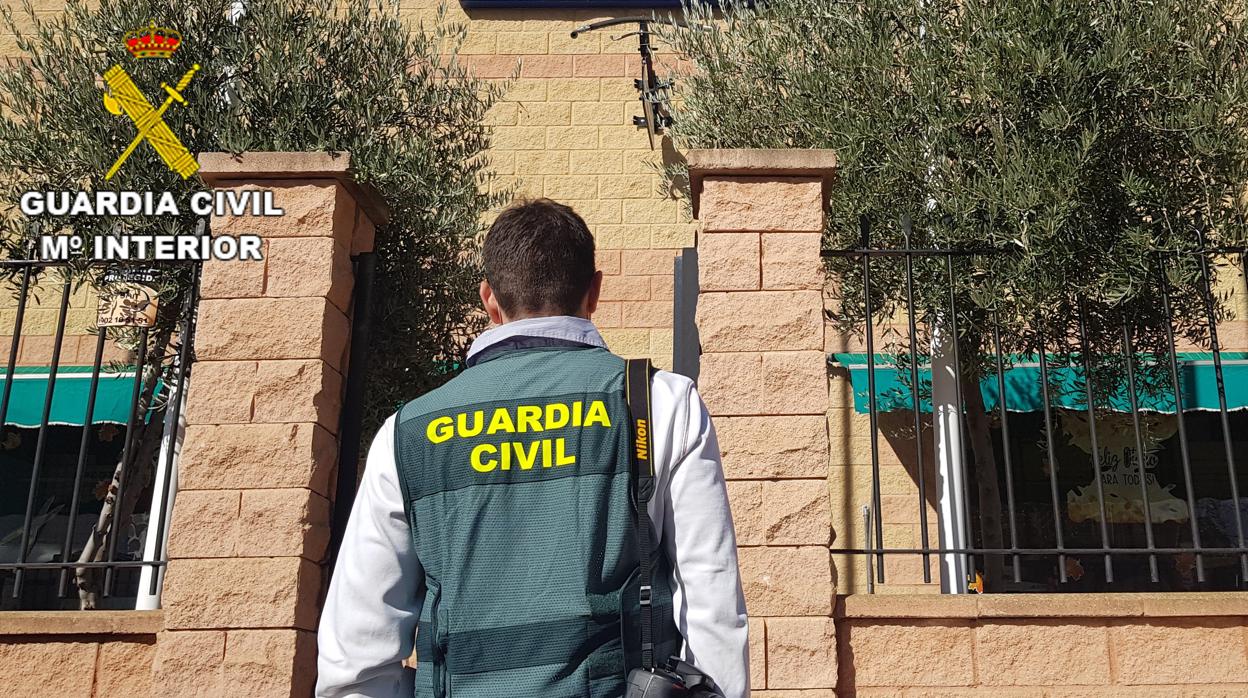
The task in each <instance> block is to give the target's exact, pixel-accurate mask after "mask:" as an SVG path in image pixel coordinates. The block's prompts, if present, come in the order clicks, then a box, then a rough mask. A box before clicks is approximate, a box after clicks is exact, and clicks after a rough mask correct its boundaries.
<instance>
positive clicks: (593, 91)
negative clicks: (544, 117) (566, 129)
mask: <svg viewBox="0 0 1248 698" xmlns="http://www.w3.org/2000/svg"><path fill="white" fill-rule="evenodd" d="M600 84H601V83H600V81H599V80H598V78H561V79H560V78H552V79H551V80H548V81H547V83H546V85H547V89H548V90H549V91H550V92H549V94H550V96H551V99H557V100H559V101H560V102H591V103H597V102H598V100H599V98H600V97H601V96H602V90H601V89H600ZM573 123H576V122H575V121H573Z"/></svg>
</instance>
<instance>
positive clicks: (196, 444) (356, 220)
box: [151, 153, 384, 696]
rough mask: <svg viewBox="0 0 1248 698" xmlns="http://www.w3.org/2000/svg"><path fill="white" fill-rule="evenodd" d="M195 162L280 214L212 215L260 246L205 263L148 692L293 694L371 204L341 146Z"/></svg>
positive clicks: (322, 536)
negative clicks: (354, 262)
mask: <svg viewBox="0 0 1248 698" xmlns="http://www.w3.org/2000/svg"><path fill="white" fill-rule="evenodd" d="M200 162H201V166H202V169H201V172H202V173H203V176H204V178H205V180H207V181H208V182H209V183H210V184H212V185H213V186H215V187H216V188H218V189H227V190H245V189H253V188H263V189H270V190H272V191H274V193H275V200H276V203H277V205H278V206H280V207H282V208H283V209H284V210H285V211H286V212H287V215H286V216H284V217H281V218H251V217H249V218H246V219H241V218H233V217H230V216H221V217H214V219H213V229H214V230H229V229H232V228H239V229H242V228H247V229H248V230H250V231H251V232H253V233H257V234H260V235H261V236H262V237H263V238H264V239H265V241H266V248H267V251H268V253H269V254H267V255H266V256H265V259H264V260H262V261H258V262H237V261H217V260H214V261H210V262H207V263H206V264H205V265H204V272H203V279H204V283H203V286H202V290H203V293H202V295H203V299H202V301H201V304H200V321H199V325H198V328H197V332H196V349H197V362H196V364H195V373H194V374H193V376H192V378H191V382H190V392H189V394H188V400H187V420H188V427H187V431H186V440H185V444H184V446H183V450H182V456H181V459H180V461H179V471H180V481H179V491H178V495H177V499H176V501H175V504H174V513H173V522H172V525H171V526H170V529H169V530H170V536H169V558H170V561H169V566H168V571H167V574H166V579H165V587H164V592H163V595H162V604H163V607H164V609H165V611H164V629H163V632H161V633H160V634H159V636H158V641H157V643H156V651H155V657H154V660H153V664H152V674H151V676H152V682H153V690H154V691H155V692H156V693H158V694H160V695H171V696H178V695H204V694H210V695H224V694H238V695H265V696H305V695H308V694H309V693H310V692H311V688H312V683H313V681H314V680H315V676H316V668H315V662H316V641H315V632H316V624H317V619H318V617H319V614H320V610H319V605H318V604H319V601H320V598H321V595H322V590H323V589H324V587H325V585H326V583H327V579H326V569H325V567H324V563H325V561H326V555H327V551H328V542H329V520H330V510H331V499H332V497H333V493H332V490H331V486H330V483H331V476H332V474H333V472H334V469H335V467H336V462H335V461H336V459H337V456H338V448H337V439H336V432H337V429H338V417H339V412H340V409H341V399H342V396H341V393H342V389H343V372H344V371H345V367H346V364H347V362H348V360H349V357H348V355H347V354H348V349H349V347H348V338H349V333H350V323H351V320H350V316H349V314H350V299H351V293H352V287H353V285H354V279H353V278H352V272H351V261H350V257H351V255H352V254H353V253H356V252H361V251H367V250H369V249H370V248H371V245H372V234H373V229H374V226H375V225H376V224H379V223H382V222H384V220H380V219H379V218H380V217H381V216H382V215H383V213H382V208H381V206H379V205H378V204H377V202H376V201H374V200H372V199H371V198H370V196H369V195H368V194H367V193H366V192H363V191H362V190H360V189H359V188H358V187H356V186H355V185H354V184H353V183H352V182H351V181H350V179H349V176H348V175H347V168H348V164H349V156H347V155H345V154H343V155H340V156H338V157H336V158H335V157H329V156H327V155H325V154H321V153H259V154H257V153H249V154H245V155H243V156H242V157H241V158H240V159H236V158H232V157H231V156H228V155H224V154H205V155H201V156H200ZM191 677H194V678H193V679H192V678H191Z"/></svg>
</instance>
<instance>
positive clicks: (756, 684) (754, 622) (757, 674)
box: [749, 618, 767, 692]
mask: <svg viewBox="0 0 1248 698" xmlns="http://www.w3.org/2000/svg"><path fill="white" fill-rule="evenodd" d="M749 623H750V630H749V632H750V689H751V692H753V691H757V690H758V689H761V688H766V687H767V624H766V623H765V622H764V621H763V619H762V618H751V619H750V621H749Z"/></svg>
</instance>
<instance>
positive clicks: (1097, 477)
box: [1079, 299, 1114, 583]
mask: <svg viewBox="0 0 1248 698" xmlns="http://www.w3.org/2000/svg"><path fill="white" fill-rule="evenodd" d="M1079 348H1080V350H1081V351H1080V354H1081V358H1082V359H1083V390H1084V397H1085V399H1086V400H1087V401H1088V441H1089V445H1090V446H1091V450H1092V478H1093V480H1094V481H1095V482H1096V503H1097V506H1098V508H1099V512H1098V513H1100V515H1101V521H1100V529H1101V545H1102V546H1103V547H1105V548H1108V547H1109V514H1108V513H1107V512H1106V511H1105V484H1104V483H1103V482H1102V478H1103V477H1104V476H1103V475H1102V473H1101V445H1100V440H1099V439H1097V437H1096V401H1095V399H1094V391H1093V389H1092V364H1091V362H1090V361H1089V360H1088V357H1089V356H1090V355H1091V352H1089V351H1088V309H1087V304H1086V303H1084V301H1083V300H1082V299H1080V301H1079ZM1105 581H1106V582H1110V583H1112V582H1113V581H1114V559H1113V557H1112V556H1111V555H1109V553H1106V554H1105Z"/></svg>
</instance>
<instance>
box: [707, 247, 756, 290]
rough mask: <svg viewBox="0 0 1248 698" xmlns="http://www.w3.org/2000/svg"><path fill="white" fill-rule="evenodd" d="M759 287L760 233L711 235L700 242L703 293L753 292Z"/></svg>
mask: <svg viewBox="0 0 1248 698" xmlns="http://www.w3.org/2000/svg"><path fill="white" fill-rule="evenodd" d="M760 284H761V276H760V272H759V240H758V233H708V234H705V235H703V236H702V238H701V239H700V240H699V241H698V288H699V289H700V290H701V291H754V290H757V289H758V288H759V286H760Z"/></svg>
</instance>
